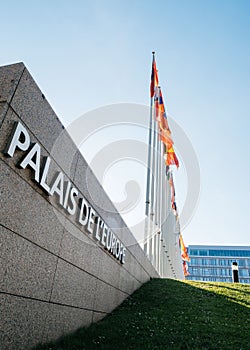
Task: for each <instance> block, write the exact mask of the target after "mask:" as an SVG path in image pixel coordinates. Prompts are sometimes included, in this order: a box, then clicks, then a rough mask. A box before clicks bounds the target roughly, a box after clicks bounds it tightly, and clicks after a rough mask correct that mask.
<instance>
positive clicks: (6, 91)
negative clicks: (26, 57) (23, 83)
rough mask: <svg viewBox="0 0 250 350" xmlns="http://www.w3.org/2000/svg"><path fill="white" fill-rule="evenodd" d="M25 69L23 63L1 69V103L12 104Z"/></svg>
mask: <svg viewBox="0 0 250 350" xmlns="http://www.w3.org/2000/svg"><path fill="white" fill-rule="evenodd" d="M24 69H25V66H24V64H23V63H15V64H11V65H8V66H3V67H0V102H3V101H5V102H10V100H11V98H12V97H13V94H14V92H15V90H16V88H17V85H18V83H19V80H20V78H21V76H22V74H23V71H24Z"/></svg>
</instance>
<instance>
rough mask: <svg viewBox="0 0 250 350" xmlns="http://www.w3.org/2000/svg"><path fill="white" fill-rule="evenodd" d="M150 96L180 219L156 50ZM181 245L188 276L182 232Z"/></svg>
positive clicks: (171, 149) (184, 268)
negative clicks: (171, 167)
mask: <svg viewBox="0 0 250 350" xmlns="http://www.w3.org/2000/svg"><path fill="white" fill-rule="evenodd" d="M150 97H151V99H152V101H153V116H154V118H155V119H156V120H157V125H158V134H159V138H160V140H161V142H162V143H163V157H164V160H165V164H166V174H167V175H168V179H169V180H168V181H169V186H170V189H171V206H172V210H173V211H174V214H175V216H176V217H177V219H178V211H177V205H176V200H175V188H174V180H173V173H172V171H170V172H169V167H170V166H172V165H175V166H176V167H177V168H179V161H178V158H177V156H176V153H175V150H174V141H173V138H172V134H171V130H170V128H169V124H168V118H167V110H166V108H165V105H164V101H163V95H162V91H161V88H160V86H159V77H158V70H157V67H156V60H155V54H154V52H153V61H152V73H151V83H150ZM179 246H180V250H181V257H182V264H183V273H184V276H188V275H189V272H188V264H187V262H188V261H190V258H189V256H188V252H187V248H186V246H185V244H184V241H183V237H182V234H181V233H180V236H179Z"/></svg>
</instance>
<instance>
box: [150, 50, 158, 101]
mask: <svg viewBox="0 0 250 350" xmlns="http://www.w3.org/2000/svg"><path fill="white" fill-rule="evenodd" d="M158 84H159V80H158V72H157V69H156V62H155V55H154V53H153V62H152V73H151V83H150V97H151V98H152V97H153V96H154V94H155V88H156V87H157V86H158Z"/></svg>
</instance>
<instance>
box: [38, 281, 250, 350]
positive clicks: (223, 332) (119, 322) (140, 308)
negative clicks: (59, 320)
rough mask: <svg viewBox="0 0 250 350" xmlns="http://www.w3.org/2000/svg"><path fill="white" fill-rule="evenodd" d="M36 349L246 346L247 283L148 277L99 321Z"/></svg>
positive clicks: (249, 319)
mask: <svg viewBox="0 0 250 350" xmlns="http://www.w3.org/2000/svg"><path fill="white" fill-rule="evenodd" d="M37 349H39V350H44V349H51V350H84V349H85V350H95V349H102V350H104V349H105V350H106V349H118V350H137V349H138V350H147V349H150V350H153V349H157V350H159V349H164V350H166V349H176V350H177V349H178V350H189V349H190V350H205V349H209V350H213V349H214V350H221V349H227V350H240V349H242V350H243V349H244V350H245V349H248V350H249V349H250V285H246V284H229V283H202V282H181V281H176V280H170V279H154V280H152V281H150V282H148V283H146V284H145V285H144V286H143V287H142V288H140V289H139V290H138V291H136V292H135V293H134V294H133V295H132V296H131V297H129V298H128V299H127V300H126V301H125V302H124V303H123V304H122V305H121V306H120V307H119V308H118V309H116V310H115V311H114V312H113V313H112V314H111V315H109V316H107V317H106V318H105V319H104V320H102V321H100V322H99V323H96V324H93V325H91V326H90V327H88V328H82V329H79V330H78V331H76V332H75V333H74V334H71V335H68V336H65V337H64V338H61V339H59V340H58V341H57V342H56V343H50V344H47V345H43V346H42V345H41V346H39V347H37Z"/></svg>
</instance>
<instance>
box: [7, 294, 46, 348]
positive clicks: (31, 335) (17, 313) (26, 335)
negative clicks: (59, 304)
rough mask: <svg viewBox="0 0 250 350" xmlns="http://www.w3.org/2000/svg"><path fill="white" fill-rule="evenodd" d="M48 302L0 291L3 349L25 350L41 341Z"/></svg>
mask: <svg viewBox="0 0 250 350" xmlns="http://www.w3.org/2000/svg"><path fill="white" fill-rule="evenodd" d="M48 305H49V304H48V303H44V302H40V301H37V300H31V299H26V298H21V297H17V296H13V295H8V294H1V293H0V315H1V318H0V324H1V326H0V329H1V332H0V344H1V349H3V350H17V349H18V350H27V349H31V348H32V347H33V346H35V345H36V344H37V343H39V342H43V340H44V338H43V330H44V324H45V322H46V315H47V314H48Z"/></svg>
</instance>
